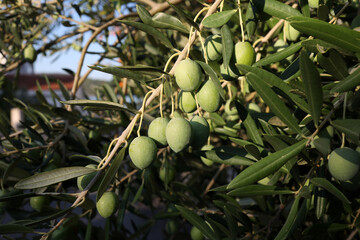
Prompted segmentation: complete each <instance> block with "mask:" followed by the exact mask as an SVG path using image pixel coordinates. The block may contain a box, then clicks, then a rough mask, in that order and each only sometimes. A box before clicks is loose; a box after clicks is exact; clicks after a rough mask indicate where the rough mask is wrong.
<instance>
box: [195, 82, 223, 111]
mask: <svg viewBox="0 0 360 240" xmlns="http://www.w3.org/2000/svg"><path fill="white" fill-rule="evenodd" d="M196 97H197V100H198V103H199V105H200V107H201V108H202V109H203V110H205V111H207V112H216V111H217V110H218V109H219V107H220V105H221V97H220V94H219V92H218V90H217V89H216V87H215V84H214V83H213V82H212V80H211V79H210V80H208V81H207V82H206V83H205V84H204V85H203V86H202V87H201V88H200V90H199V92H198V93H197V94H196Z"/></svg>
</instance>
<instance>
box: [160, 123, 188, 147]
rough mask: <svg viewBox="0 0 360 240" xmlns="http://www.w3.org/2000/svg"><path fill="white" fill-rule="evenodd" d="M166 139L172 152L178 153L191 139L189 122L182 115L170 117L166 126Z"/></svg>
mask: <svg viewBox="0 0 360 240" xmlns="http://www.w3.org/2000/svg"><path fill="white" fill-rule="evenodd" d="M166 139H167V141H168V144H169V146H170V148H171V149H172V150H173V151H174V152H176V153H178V152H180V151H181V150H183V149H185V148H186V147H187V146H188V145H189V144H190V140H191V125H190V123H189V122H188V121H187V120H186V119H184V118H182V117H176V118H173V119H171V120H170V122H169V123H168V125H167V126H166Z"/></svg>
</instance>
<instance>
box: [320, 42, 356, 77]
mask: <svg viewBox="0 0 360 240" xmlns="http://www.w3.org/2000/svg"><path fill="white" fill-rule="evenodd" d="M317 61H318V63H319V64H320V66H321V67H322V68H324V69H325V70H326V71H327V72H328V73H330V74H331V75H332V76H333V77H334V78H336V79H338V80H341V79H343V78H345V77H347V76H348V75H349V73H348V69H347V66H346V63H345V60H344V59H343V57H342V55H341V54H340V53H339V52H338V51H336V50H335V49H330V50H329V51H327V52H326V53H325V54H321V53H320V52H319V53H318V54H317Z"/></svg>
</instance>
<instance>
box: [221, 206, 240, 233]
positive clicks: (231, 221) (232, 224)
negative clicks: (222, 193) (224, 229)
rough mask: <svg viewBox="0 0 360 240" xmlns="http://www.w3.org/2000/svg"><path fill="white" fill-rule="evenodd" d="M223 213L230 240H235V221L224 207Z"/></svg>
mask: <svg viewBox="0 0 360 240" xmlns="http://www.w3.org/2000/svg"><path fill="white" fill-rule="evenodd" d="M224 213H225V218H226V223H227V225H228V228H229V232H230V238H229V239H230V240H235V239H236V236H237V229H238V226H237V223H236V221H235V219H234V218H233V216H232V214H231V211H230V210H229V209H228V208H227V207H226V206H225V207H224Z"/></svg>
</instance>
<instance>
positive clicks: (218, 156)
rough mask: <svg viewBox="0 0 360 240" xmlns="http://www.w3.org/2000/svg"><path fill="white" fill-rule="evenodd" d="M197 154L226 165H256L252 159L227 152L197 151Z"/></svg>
mask: <svg viewBox="0 0 360 240" xmlns="http://www.w3.org/2000/svg"><path fill="white" fill-rule="evenodd" d="M194 153H195V154H197V155H199V156H201V157H204V158H207V159H209V160H211V161H213V162H216V163H220V164H226V165H245V166H248V165H252V164H253V163H254V161H253V160H251V159H250V158H247V157H244V156H245V155H246V153H244V156H239V155H235V154H229V153H227V152H226V151H225V152H223V151H216V150H208V151H195V152H194Z"/></svg>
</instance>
